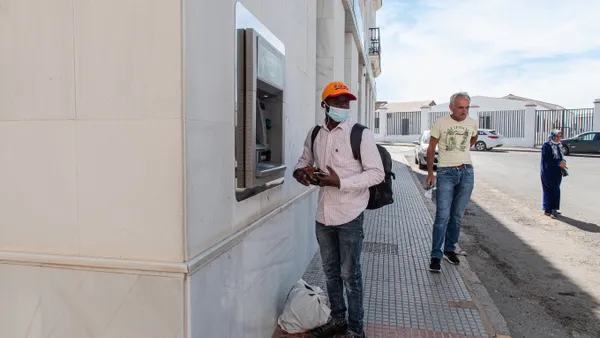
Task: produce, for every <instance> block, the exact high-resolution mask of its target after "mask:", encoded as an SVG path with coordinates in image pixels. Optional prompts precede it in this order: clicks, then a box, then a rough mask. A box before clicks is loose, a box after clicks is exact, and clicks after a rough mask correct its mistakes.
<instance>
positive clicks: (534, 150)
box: [376, 141, 541, 153]
mask: <svg viewBox="0 0 600 338" xmlns="http://www.w3.org/2000/svg"><path fill="white" fill-rule="evenodd" d="M376 143H377V144H380V145H382V146H388V147H414V146H415V145H414V144H412V143H397V142H383V141H379V142H376ZM494 149H496V150H499V151H514V152H521V153H539V152H540V151H541V150H540V148H518V147H516V148H515V147H498V148H494ZM491 152H493V150H492V151H491Z"/></svg>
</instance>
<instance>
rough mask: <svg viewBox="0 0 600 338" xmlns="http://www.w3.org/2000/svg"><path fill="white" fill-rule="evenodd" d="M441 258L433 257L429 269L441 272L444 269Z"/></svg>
mask: <svg viewBox="0 0 600 338" xmlns="http://www.w3.org/2000/svg"><path fill="white" fill-rule="evenodd" d="M441 261H442V260H441V259H439V258H432V259H431V264H429V271H431V272H441V271H442V264H440V263H441Z"/></svg>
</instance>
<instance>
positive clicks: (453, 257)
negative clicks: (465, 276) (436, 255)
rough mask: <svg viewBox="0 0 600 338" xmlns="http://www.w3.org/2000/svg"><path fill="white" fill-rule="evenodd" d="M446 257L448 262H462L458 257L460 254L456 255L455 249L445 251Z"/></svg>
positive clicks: (456, 263)
mask: <svg viewBox="0 0 600 338" xmlns="http://www.w3.org/2000/svg"><path fill="white" fill-rule="evenodd" d="M444 258H445V259H446V260H447V261H448V262H450V264H454V265H458V264H460V259H458V256H457V255H456V252H454V251H446V252H444Z"/></svg>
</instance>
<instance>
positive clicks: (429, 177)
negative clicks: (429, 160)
mask: <svg viewBox="0 0 600 338" xmlns="http://www.w3.org/2000/svg"><path fill="white" fill-rule="evenodd" d="M434 185H435V176H433V173H429V174H427V186H428V187H433V186H434Z"/></svg>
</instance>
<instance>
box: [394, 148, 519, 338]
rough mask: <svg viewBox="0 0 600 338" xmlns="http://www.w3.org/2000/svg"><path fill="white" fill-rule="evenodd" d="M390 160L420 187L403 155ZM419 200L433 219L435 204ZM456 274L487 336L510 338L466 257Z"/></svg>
mask: <svg viewBox="0 0 600 338" xmlns="http://www.w3.org/2000/svg"><path fill="white" fill-rule="evenodd" d="M392 159H393V160H395V161H397V162H400V163H402V164H404V165H406V166H407V167H408V169H409V171H410V173H411V176H412V178H413V182H414V183H415V185H416V186H417V188H419V187H421V186H422V185H421V182H420V181H419V179H418V178H417V176H416V175H415V173H414V171H413V169H412V166H410V164H409V163H408V160H407V159H406V157H405V156H404V155H400V154H397V155H396V156H393V155H392ZM421 198H422V199H423V202H424V203H425V205H426V206H427V209H428V210H429V212H430V213H431V214H432V218H434V219H435V204H434V203H433V201H431V200H429V199H427V198H426V197H425V196H424V195H423V194H421ZM457 249H458V250H459V251H461V249H460V246H459V245H457ZM458 267H459V269H458V272H459V274H460V276H461V277H462V279H463V281H464V282H465V286H466V287H467V290H468V291H469V293H470V294H471V297H472V298H473V303H475V306H476V307H477V310H478V312H479V315H480V317H481V320H482V321H483V325H484V326H485V328H486V331H487V332H488V334H489V337H490V338H511V337H510V331H509V330H508V325H507V323H506V320H505V319H504V317H503V316H502V314H501V313H500V310H498V308H497V307H496V305H495V304H494V301H493V300H492V297H491V296H490V295H489V293H488V292H487V289H486V288H485V286H484V285H483V283H481V281H480V280H479V277H477V274H475V272H474V271H473V270H471V268H470V265H469V261H468V259H467V258H466V255H464V256H463V258H462V264H460V265H459V266H458Z"/></svg>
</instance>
